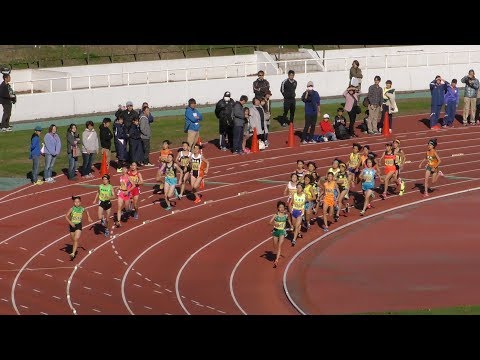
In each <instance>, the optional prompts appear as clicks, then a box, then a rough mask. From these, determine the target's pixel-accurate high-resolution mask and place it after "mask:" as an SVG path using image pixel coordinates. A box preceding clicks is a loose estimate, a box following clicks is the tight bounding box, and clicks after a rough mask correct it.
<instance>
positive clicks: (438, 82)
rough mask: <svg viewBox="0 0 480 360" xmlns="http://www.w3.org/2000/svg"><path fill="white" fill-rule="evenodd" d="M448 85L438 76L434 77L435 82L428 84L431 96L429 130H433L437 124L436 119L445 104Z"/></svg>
mask: <svg viewBox="0 0 480 360" xmlns="http://www.w3.org/2000/svg"><path fill="white" fill-rule="evenodd" d="M448 85H449V83H448V81H446V80H444V79H442V77H441V76H440V75H437V76H435V80H433V81H432V82H431V83H430V92H431V94H432V103H431V109H432V111H431V114H430V129H432V128H434V127H435V126H436V125H437V123H438V117H439V116H440V111H441V110H442V105H443V104H444V102H445V93H446V92H447V86H448ZM438 127H440V126H438Z"/></svg>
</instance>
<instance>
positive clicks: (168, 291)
mask: <svg viewBox="0 0 480 360" xmlns="http://www.w3.org/2000/svg"><path fill="white" fill-rule="evenodd" d="M165 291H168V292H169V293H171V292H173V291H172V290H170V289H165Z"/></svg>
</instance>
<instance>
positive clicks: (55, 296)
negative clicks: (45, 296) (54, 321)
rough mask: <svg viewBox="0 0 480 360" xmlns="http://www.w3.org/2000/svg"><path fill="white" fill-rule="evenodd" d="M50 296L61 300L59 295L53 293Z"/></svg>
mask: <svg viewBox="0 0 480 360" xmlns="http://www.w3.org/2000/svg"><path fill="white" fill-rule="evenodd" d="M52 297H53V298H55V299H57V300H61V297H60V296H57V295H53V296H52Z"/></svg>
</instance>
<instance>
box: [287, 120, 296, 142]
mask: <svg viewBox="0 0 480 360" xmlns="http://www.w3.org/2000/svg"><path fill="white" fill-rule="evenodd" d="M288 147H290V148H291V147H295V130H294V129H293V122H290V129H289V130H288Z"/></svg>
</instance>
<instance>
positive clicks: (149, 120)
mask: <svg viewBox="0 0 480 360" xmlns="http://www.w3.org/2000/svg"><path fill="white" fill-rule="evenodd" d="M145 106H147V107H148V110H149V113H148V123H149V124H151V123H153V120H154V118H153V115H152V111H151V109H150V106H149V105H148V102H146V101H145V102H144V103H143V104H142V108H141V109H138V111H137V112H138V114H139V115H138V117H139V119H140V120H141V119H142V113H143V109H144V108H145Z"/></svg>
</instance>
